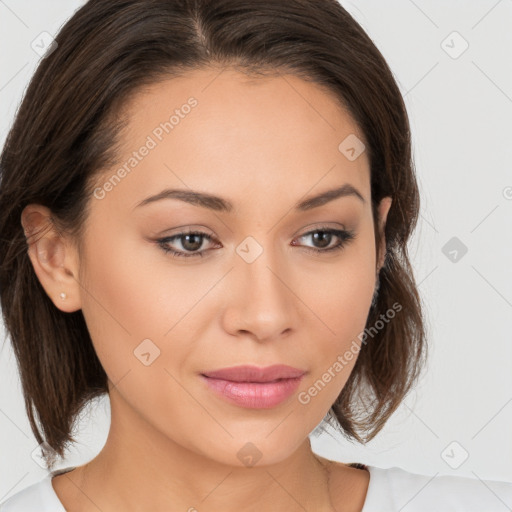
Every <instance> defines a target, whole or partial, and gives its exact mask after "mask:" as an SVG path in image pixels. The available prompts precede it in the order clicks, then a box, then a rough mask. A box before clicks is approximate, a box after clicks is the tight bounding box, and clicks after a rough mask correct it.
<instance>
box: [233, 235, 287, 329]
mask: <svg viewBox="0 0 512 512" xmlns="http://www.w3.org/2000/svg"><path fill="white" fill-rule="evenodd" d="M256 237H257V238H258V239H257V238H256ZM272 239H273V236H272V233H271V232H270V233H266V234H259V235H256V236H254V237H253V236H249V237H247V238H246V239H244V240H243V241H242V242H241V243H240V244H239V245H238V247H237V248H236V252H237V254H238V261H237V263H236V269H235V275H236V277H235V278H236V279H237V282H238V286H237V287H236V288H237V291H236V293H235V295H234V296H233V298H232V299H233V301H232V307H233V308H235V309H238V312H239V314H238V315H235V316H236V318H238V319H239V320H238V322H239V325H238V326H237V329H243V330H246V331H251V332H252V333H253V334H255V335H257V336H258V337H262V338H266V337H272V336H278V335H279V334H281V333H282V332H283V331H284V330H286V329H288V328H291V327H293V326H294V322H295V316H294V314H293V308H294V305H293V293H292V292H291V291H290V289H289V288H288V286H287V281H288V280H289V279H290V277H289V275H290V273H289V272H288V268H289V267H287V266H286V262H285V260H284V258H283V257H282V252H281V250H280V248H278V247H277V246H276V245H274V242H273V241H272Z"/></svg>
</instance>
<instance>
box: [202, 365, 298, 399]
mask: <svg viewBox="0 0 512 512" xmlns="http://www.w3.org/2000/svg"><path fill="white" fill-rule="evenodd" d="M305 374H306V371H305V370H299V369H298V368H293V367H291V366H287V365H273V366H268V367H266V368H259V367H257V366H245V365H244V366H235V367H231V368H223V369H220V370H215V371H209V372H204V373H202V374H201V378H202V379H203V380H204V381H205V382H206V384H207V385H208V388H209V389H210V390H212V391H213V392H215V393H216V394H217V395H219V396H221V397H223V398H225V399H227V400H228V401H230V402H231V403H235V404H236V405H239V406H241V407H246V408H251V409H270V408H272V407H275V406H277V405H279V404H280V403H282V402H284V401H285V400H286V399H288V398H289V397H290V396H291V395H292V394H293V393H294V392H295V391H296V390H297V388H298V386H299V384H300V382H301V380H302V377H303V376H304V375H305Z"/></svg>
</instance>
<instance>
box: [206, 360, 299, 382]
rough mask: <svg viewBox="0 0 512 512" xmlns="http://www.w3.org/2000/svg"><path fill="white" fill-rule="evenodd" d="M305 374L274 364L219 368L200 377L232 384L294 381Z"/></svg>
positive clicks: (286, 366) (295, 369) (289, 367)
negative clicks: (280, 380) (261, 366)
mask: <svg viewBox="0 0 512 512" xmlns="http://www.w3.org/2000/svg"><path fill="white" fill-rule="evenodd" d="M305 373H306V372H305V371H304V370H299V369H298V368H293V367H292V366H288V365H284V364H275V365H272V366H267V367H264V368H260V367H258V366H252V365H251V366H249V365H243V366H232V367H230V368H221V369H219V370H213V371H210V372H203V373H202V375H204V376H205V377H210V378H212V379H223V380H230V381H233V382H271V381H274V380H278V379H295V378H297V377H301V376H302V375H304V374H305Z"/></svg>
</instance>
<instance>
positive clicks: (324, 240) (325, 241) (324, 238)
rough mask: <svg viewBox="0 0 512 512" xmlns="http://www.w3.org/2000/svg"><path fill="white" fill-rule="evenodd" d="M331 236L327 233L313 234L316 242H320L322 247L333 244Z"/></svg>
mask: <svg viewBox="0 0 512 512" xmlns="http://www.w3.org/2000/svg"><path fill="white" fill-rule="evenodd" d="M331 236H332V235H331V233H328V232H326V231H317V232H316V233H313V238H314V239H315V241H320V247H327V246H328V245H329V244H330V243H331ZM319 239H320V240H319Z"/></svg>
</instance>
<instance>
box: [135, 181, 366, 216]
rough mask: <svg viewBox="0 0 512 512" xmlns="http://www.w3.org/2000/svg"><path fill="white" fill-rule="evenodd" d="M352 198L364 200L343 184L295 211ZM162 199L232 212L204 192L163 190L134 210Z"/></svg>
mask: <svg viewBox="0 0 512 512" xmlns="http://www.w3.org/2000/svg"><path fill="white" fill-rule="evenodd" d="M347 196H353V197H357V198H359V199H360V200H361V201H362V202H363V203H365V202H366V201H365V199H364V197H363V195H362V194H361V193H360V192H359V191H358V190H357V189H356V188H355V187H353V186H352V185H350V184H349V183H345V184H344V185H343V186H341V187H339V188H335V189H331V190H327V191H325V192H321V193H320V194H317V195H316V196H312V197H309V198H307V199H304V200H302V201H299V202H298V203H297V204H296V205H295V210H297V211H307V210H312V209H313V208H318V207H319V206H322V205H324V204H327V203H329V202H331V201H334V200H335V199H338V198H340V197H347ZM162 199H178V200H179V201H184V202H185V203H189V204H192V205H194V206H200V207H202V208H207V209H209V210H214V211H216V212H226V213H230V212H231V211H233V204H232V203H231V202H230V201H228V200H227V199H223V198H222V197H218V196H214V195H211V194H207V193H204V192H197V191H194V190H183V189H165V190H162V191H161V192H159V193H158V194H155V195H153V196H149V197H146V198H145V199H143V200H142V201H141V202H140V203H138V204H137V205H136V206H135V208H139V207H141V206H144V205H147V204H150V203H154V202H156V201H160V200H162Z"/></svg>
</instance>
